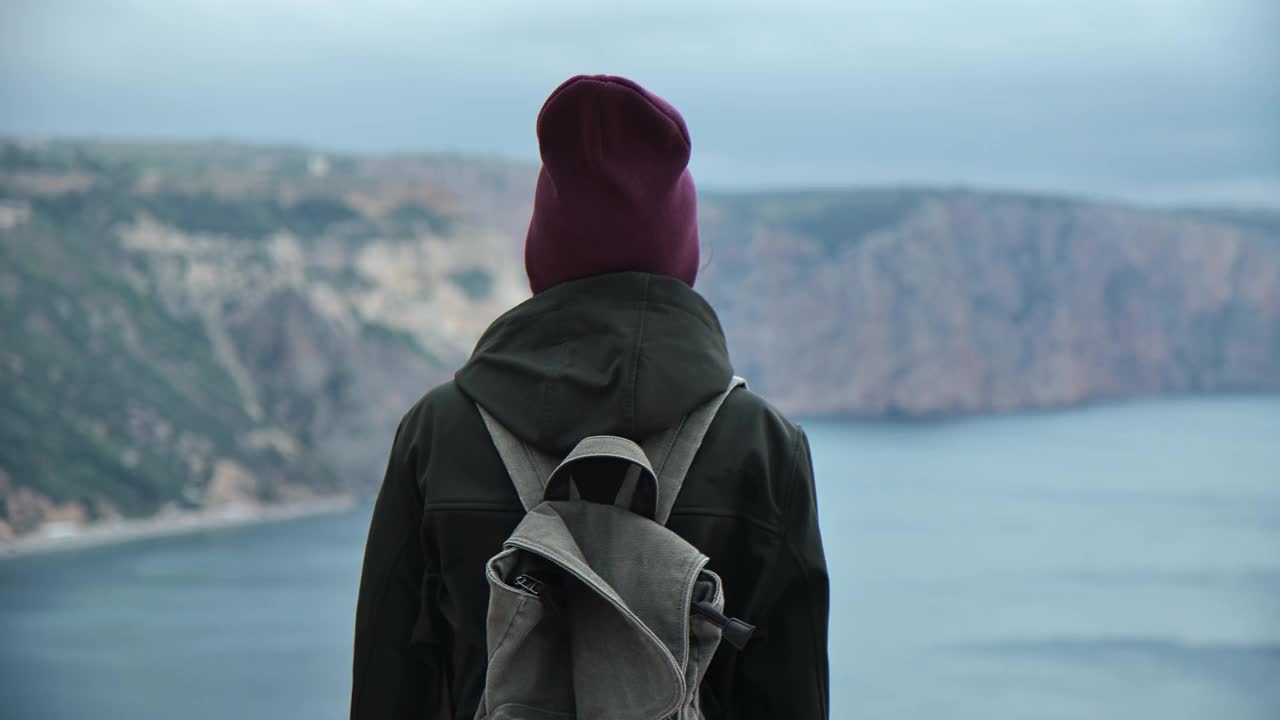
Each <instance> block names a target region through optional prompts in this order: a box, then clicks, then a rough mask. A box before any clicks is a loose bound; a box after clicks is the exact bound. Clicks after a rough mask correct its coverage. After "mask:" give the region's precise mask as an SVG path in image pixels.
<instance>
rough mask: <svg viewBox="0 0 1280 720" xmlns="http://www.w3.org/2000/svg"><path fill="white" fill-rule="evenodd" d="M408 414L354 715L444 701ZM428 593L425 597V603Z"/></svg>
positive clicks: (373, 532) (360, 621) (387, 500)
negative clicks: (407, 424)
mask: <svg viewBox="0 0 1280 720" xmlns="http://www.w3.org/2000/svg"><path fill="white" fill-rule="evenodd" d="M406 422H407V418H406V421H402V422H401V425H400V428H399V429H398V430H397V432H396V439H395V442H394V443H393V446H392V449H391V457H390V459H389V460H388V462H387V470H386V475H385V477H384V479H383V481H382V488H381V489H380V490H379V492H378V499H377V502H376V503H375V504H374V509H373V520H372V522H371V523H370V525H369V538H368V541H367V543H366V545H365V553H364V566H363V569H362V571H361V577H360V595H359V600H358V601H357V605H356V627H355V658H354V667H353V673H352V689H351V720H374V719H375V718H376V719H378V720H382V719H384V718H427V717H435V715H434V712H435V711H436V710H437V708H439V707H440V704H441V702H442V695H441V693H442V692H443V684H444V674H443V671H442V668H441V665H440V663H439V662H438V658H439V657H440V649H439V648H438V647H436V646H435V645H434V644H433V643H432V642H431V640H432V637H431V636H432V635H433V633H432V632H431V630H432V626H433V625H435V622H434V615H435V613H436V609H435V608H433V607H431V605H432V603H433V601H434V599H433V598H431V597H430V596H429V594H428V592H427V591H428V589H429V588H430V586H431V578H432V577H434V576H435V573H434V572H433V568H432V565H433V564H434V563H433V562H431V561H430V560H431V559H430V558H428V556H427V555H426V554H425V553H424V552H423V550H422V547H421V545H420V540H419V539H420V538H421V537H422V536H423V529H422V520H423V502H422V494H421V491H420V489H419V487H418V484H417V478H416V475H417V473H416V467H418V466H420V463H419V462H418V460H419V458H417V454H418V449H417V448H416V447H413V446H411V445H410V443H411V438H412V436H413V435H414V434H415V433H411V432H406V430H405V425H406ZM424 600H425V602H424Z"/></svg>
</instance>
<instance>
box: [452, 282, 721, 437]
mask: <svg viewBox="0 0 1280 720" xmlns="http://www.w3.org/2000/svg"><path fill="white" fill-rule="evenodd" d="M732 376H733V368H732V366H731V365H730V363H729V352H728V349H727V348H726V346H725V339H724V331H723V330H722V329H721V327H720V321H719V319H718V318H717V317H716V314H715V311H713V310H712V309H711V306H710V305H709V304H707V302H706V300H704V299H703V298H702V296H701V295H699V294H698V293H697V292H695V291H694V290H693V289H692V288H690V287H689V286H688V285H686V284H685V283H683V282H681V281H680V280H677V279H674V278H670V277H665V276H661V275H653V274H649V273H638V272H627V273H612V274H607V275H598V276H594V277H589V278H585V279H581V280H574V281H570V282H566V283H562V284H560V285H556V286H555V287H552V288H550V289H548V290H546V291H544V292H541V293H539V294H538V295H535V296H534V297H532V298H530V299H529V300H526V301H525V302H523V303H521V304H520V305H517V306H516V307H514V308H512V309H511V310H510V311H508V312H507V313H506V314H504V315H502V316H501V317H499V318H498V319H497V320H495V321H494V322H493V324H492V325H490V326H489V329H488V330H486V331H485V333H484V335H482V336H481V338H480V341H479V343H477V344H476V349H475V352H474V353H473V354H472V355H471V358H470V360H468V361H467V363H466V364H465V365H464V366H463V367H462V369H460V370H459V371H458V372H457V374H456V375H455V380H456V382H457V384H458V387H459V388H460V389H461V390H462V391H463V392H464V393H466V394H467V395H468V396H469V397H470V398H471V399H472V400H474V401H475V402H477V403H479V404H480V405H481V406H483V407H484V408H485V409H486V410H488V411H489V412H490V413H491V414H492V415H493V416H494V417H496V418H497V419H498V420H499V421H500V422H502V424H503V425H506V426H507V428H509V429H510V430H511V432H513V433H515V434H516V436H518V437H519V438H521V439H522V440H524V441H525V442H528V443H530V444H531V445H533V446H535V447H537V448H539V449H541V450H544V451H546V452H548V453H553V454H558V455H563V454H565V453H567V452H568V451H569V450H570V449H572V448H573V446H574V445H575V444H576V443H577V442H578V441H579V440H581V439H582V438H584V437H587V436H588V435H618V436H621V437H626V438H631V439H632V440H636V441H640V440H643V439H645V438H647V437H649V436H651V435H654V434H656V433H658V432H661V431H662V430H665V429H667V428H669V427H671V426H673V425H675V424H676V423H678V422H680V420H681V419H682V418H683V417H684V416H685V415H687V414H688V413H689V411H690V410H692V409H694V408H695V407H697V406H698V405H701V404H702V403H704V402H706V401H707V400H710V399H711V398H713V397H715V396H716V395H717V394H719V393H720V392H723V391H724V389H725V388H726V387H727V386H728V384H729V380H730V378H731V377H732Z"/></svg>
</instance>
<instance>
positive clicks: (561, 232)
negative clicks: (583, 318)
mask: <svg viewBox="0 0 1280 720" xmlns="http://www.w3.org/2000/svg"><path fill="white" fill-rule="evenodd" d="M538 148H539V150H540V151H541V154H542V170H541V172H539V173H538V186H537V190H536V192H535V195H534V203H533V217H532V219H531V220H530V221H529V233H528V235H527V236H526V238H525V250H524V261H525V269H526V271H527V272H528V273H529V285H530V287H531V288H532V289H533V291H534V292H535V293H538V292H541V291H543V290H545V289H547V288H549V287H551V286H553V285H558V284H560V283H562V282H565V281H567V280H574V279H577V278H582V277H588V276H591V275H600V274H604V273H610V272H624V271H638V272H649V273H655V274H660V275H669V276H671V277H674V278H678V279H680V280H683V281H684V282H685V283H687V284H688V285H690V286H692V285H693V282H694V279H695V278H696V277H697V275H698V222H697V197H696V193H695V190H694V187H693V177H692V176H691V175H690V174H689V171H688V169H687V168H688V164H689V151H690V144H689V130H688V128H686V127H685V124H684V118H682V117H680V113H678V112H676V109H675V108H673V107H671V105H669V104H668V103H667V102H666V101H664V100H663V99H662V98H659V97H657V96H656V95H653V94H652V93H650V92H648V91H647V90H645V89H644V88H642V87H640V86H639V85H637V84H636V83H634V82H632V81H630V80H627V79H626V78H621V77H613V76H610V75H579V76H577V77H574V78H570V79H569V80H567V81H566V82H565V83H564V84H562V85H561V86H560V87H558V88H556V90H555V92H553V93H551V96H550V97H548V98H547V102H546V103H545V104H544V105H543V106H542V111H541V112H540V113H538Z"/></svg>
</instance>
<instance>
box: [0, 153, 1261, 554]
mask: <svg viewBox="0 0 1280 720" xmlns="http://www.w3.org/2000/svg"><path fill="white" fill-rule="evenodd" d="M532 180H533V168H530V167H528V166H523V165H519V164H513V163H505V162H500V161H487V160H479V159H466V158H450V157H400V156H382V157H352V156H334V155H327V154H322V153H315V152H311V151H306V150H301V149H288V148H255V147H243V146H226V145H107V144H92V143H53V144H32V143H23V142H17V141H10V142H5V143H2V144H0V321H2V322H3V338H4V339H3V342H0V540H2V539H3V537H4V536H12V535H15V534H22V533H27V532H30V531H32V530H34V529H36V528H38V527H39V526H40V525H41V524H42V523H46V522H48V521H50V520H60V521H64V522H70V523H78V522H86V521H90V520H93V519H95V518H106V517H113V516H117V515H143V514H150V513H154V512H156V511H158V510H162V509H165V508H174V507H210V506H218V505H226V504H236V503H270V502H274V501H283V500H290V499H301V498H308V497H314V496H317V495H325V494H329V493H335V492H342V491H351V490H363V489H368V488H370V487H372V486H376V483H377V480H378V478H379V476H380V472H381V463H382V461H383V458H384V456H385V452H386V449H387V447H388V445H389V443H390V440H391V435H392V433H393V431H394V427H395V423H396V420H397V419H398V417H399V415H400V413H401V412H402V411H403V410H404V409H405V408H407V407H408V405H410V404H411V403H412V402H413V401H414V400H416V399H417V398H418V397H419V396H420V395H421V394H422V393H423V392H424V391H425V390H427V389H429V388H430V387H431V386H432V385H433V384H435V383H437V382H439V381H441V380H442V379H444V378H446V377H448V376H449V375H450V374H451V372H452V370H453V369H454V368H455V367H456V366H457V364H458V363H459V362H460V361H461V360H462V359H463V358H464V357H465V356H466V353H467V352H468V351H469V349H470V346H471V344H472V343H473V342H474V340H475V338H476V337H477V336H478V335H479V333H480V332H481V331H482V330H483V328H484V327H485V325H487V323H488V322H489V321H490V320H491V319H492V318H493V317H495V316H496V315H497V314H498V313H500V312H501V311H502V310H504V309H506V308H507V307H509V306H511V305H513V304H515V303H516V302H519V301H520V300H521V299H522V298H523V297H525V295H526V293H527V289H526V285H525V281H524V277H523V271H522V266H521V257H520V253H519V245H520V240H521V233H522V229H523V226H524V224H525V223H526V222H527V218H528V212H529V203H530V196H531V192H532ZM702 232H703V242H704V257H705V259H706V267H705V269H704V271H703V274H702V276H701V279H700V281H699V289H700V290H701V291H702V292H704V294H706V295H707V296H708V298H709V299H710V300H711V301H712V303H713V304H714V305H715V306H716V308H717V309H718V311H719V312H720V314H721V317H722V320H723V322H724V325H725V327H726V330H727V332H728V335H729V337H730V345H731V349H732V351H733V354H734V358H735V361H736V363H737V365H738V367H739V370H740V372H741V373H742V374H744V375H746V376H748V377H749V378H750V379H751V381H752V384H753V386H754V387H755V388H757V389H759V390H761V391H763V392H765V393H767V394H769V395H770V396H772V397H773V398H775V399H776V400H777V402H778V403H779V404H780V405H782V406H783V407H784V408H785V409H787V410H789V411H791V412H793V413H800V414H854V415H867V416H886V415H895V416H933V415H952V414H961V413H985V412H1011V411H1019V410H1028V409H1043V408H1054V407H1065V406H1069V405H1073V404H1077V403H1083V402H1091V401H1099V400H1108V399H1114V398H1127V397H1136V396H1145V395H1156V394H1164V393H1187V392H1235V391H1240V392H1244V391H1275V390H1280V219H1277V217H1276V216H1274V215H1268V214H1265V213H1253V214H1241V213H1235V214H1233V213H1225V212H1210V211H1194V212H1193V211H1177V212H1175V211H1163V212H1157V211H1151V210H1140V209H1133V208H1125V207H1116V206H1111V205H1106V204H1100V203H1090V202H1074V201H1068V200H1060V199H1046V198H1034V197H1021V196H1010V195H994V194H984V193H976V192H968V191H948V192H943V191H907V190H901V191H899V190H892V191H890V190H874V191H850V192H826V193H788V194H757V195H734V196H706V197H704V199H703V202H702Z"/></svg>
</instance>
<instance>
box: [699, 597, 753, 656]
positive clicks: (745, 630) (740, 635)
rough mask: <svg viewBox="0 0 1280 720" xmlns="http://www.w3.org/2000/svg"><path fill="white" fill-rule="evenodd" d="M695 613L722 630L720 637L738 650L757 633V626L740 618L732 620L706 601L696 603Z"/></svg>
mask: <svg viewBox="0 0 1280 720" xmlns="http://www.w3.org/2000/svg"><path fill="white" fill-rule="evenodd" d="M693 613H694V614H695V615H698V616H699V617H701V618H702V619H704V620H706V621H707V622H709V623H711V624H712V625H715V626H716V627H718V628H720V637H722V638H724V641H725V642H727V643H729V644H730V645H732V646H734V647H735V648H737V649H738V650H741V649H742V648H744V647H746V646H747V641H748V640H750V639H751V634H752V633H754V632H755V631H756V626H755V625H750V624H748V623H745V622H743V621H741V620H739V619H738V618H731V617H729V616H727V615H725V614H724V613H722V612H720V611H719V610H717V609H716V606H715V605H712V604H711V603H710V602H707V601H706V600H699V601H698V602H696V603H694V604H693Z"/></svg>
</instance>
